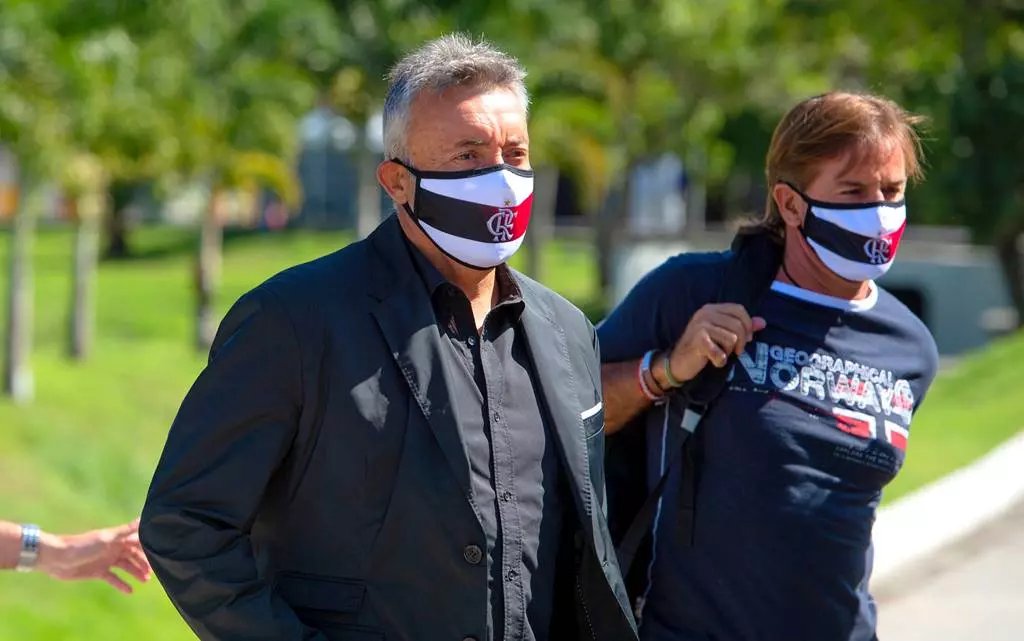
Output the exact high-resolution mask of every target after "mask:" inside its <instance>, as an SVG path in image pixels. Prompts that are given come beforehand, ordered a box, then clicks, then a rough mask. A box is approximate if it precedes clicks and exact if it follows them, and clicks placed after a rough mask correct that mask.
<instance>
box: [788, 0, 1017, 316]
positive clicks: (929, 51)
mask: <svg viewBox="0 0 1024 641" xmlns="http://www.w3.org/2000/svg"><path fill="white" fill-rule="evenodd" d="M794 4H797V5H798V7H797V9H799V12H798V13H799V15H798V16H797V17H796V18H795V21H796V23H798V24H800V25H801V28H802V30H803V31H805V32H806V33H815V34H818V35H819V36H820V37H822V38H823V39H824V40H825V41H826V42H831V43H833V46H832V51H833V54H832V55H834V62H833V66H834V69H833V75H834V77H835V78H836V84H838V85H840V86H847V87H851V88H870V89H871V90H872V91H876V92H879V93H882V94H884V95H887V96H889V97H891V98H894V99H896V100H897V101H899V102H901V103H902V104H903V105H904V106H906V107H907V108H909V109H911V110H912V111H916V112H919V113H923V114H925V115H927V116H929V117H930V119H931V125H930V127H929V128H928V132H927V135H926V138H925V140H926V145H925V147H926V152H927V159H928V164H929V165H930V167H929V176H928V179H927V180H926V181H925V183H924V184H923V185H921V186H919V187H917V188H916V189H914V190H913V191H912V192H911V200H912V203H911V204H912V206H913V214H912V215H913V216H914V218H915V220H918V221H921V222H928V223H945V224H949V223H956V224H961V225H964V226H966V227H967V228H968V229H969V230H970V231H971V234H972V238H973V240H974V241H975V242H978V243H985V244H989V243H991V244H992V245H993V246H994V248H995V251H996V255H997V257H998V259H999V262H1000V265H1001V266H1002V271H1003V274H1004V276H1005V279H1006V283H1007V287H1008V292H1009V294H1010V298H1011V300H1012V301H1013V304H1014V307H1015V308H1016V310H1017V319H1018V324H1020V325H1022V326H1024V271H1022V265H1021V254H1020V247H1019V242H1020V237H1021V234H1022V233H1024V165H1021V163H1020V158H1021V157H1022V154H1024V2H1022V1H1021V0H978V1H976V2H972V3H936V2H932V1H930V0H905V1H904V2H899V3H892V2H879V1H876V0H872V1H870V2H858V3H852V2H845V1H841V0H830V1H827V2H800V3H794ZM865 25H867V26H865ZM819 55H822V54H821V53H820V52H819Z"/></svg>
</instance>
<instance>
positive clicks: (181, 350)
mask: <svg viewBox="0 0 1024 641" xmlns="http://www.w3.org/2000/svg"><path fill="white" fill-rule="evenodd" d="M134 241H135V243H136V246H137V248H138V250H139V252H140V254H141V255H142V258H139V259H135V260H130V261H122V262H108V263H104V264H103V265H102V267H101V269H100V274H99V296H98V310H97V312H98V327H99V332H98V336H97V344H96V350H95V354H94V356H93V358H92V359H91V360H89V361H88V362H87V363H85V364H74V363H71V362H69V361H68V360H67V359H66V358H65V357H64V334H65V325H66V318H67V301H68V298H69V278H68V276H69V274H68V270H69V269H70V247H71V239H70V236H69V234H68V233H67V232H66V231H63V230H42V231H41V232H40V233H39V237H38V239H37V243H36V246H35V252H34V255H35V261H34V264H35V269H36V297H35V298H36V318H35V330H36V351H35V354H34V359H33V365H34V368H35V375H36V400H35V402H34V403H33V404H32V405H30V406H27V407H15V406H13V405H11V404H10V403H8V402H6V401H0V518H4V519H9V520H25V521H35V522H38V523H40V524H41V525H42V526H43V527H44V528H46V529H48V530H51V531H75V530H81V529H87V528H92V527H98V526H104V525H112V524H115V523H118V522H122V521H126V520H128V519H131V518H132V517H133V516H135V515H136V514H138V512H139V509H140V506H141V504H142V501H143V498H144V496H145V492H146V488H147V486H148V483H149V479H150V475H151V473H152V470H153V467H154V465H155V463H156V459H157V457H158V456H159V453H160V448H161V446H162V444H163V440H164V437H165V435H166V431H167V427H168V425H170V422H171V420H172V418H173V416H174V413H175V411H176V409H177V406H178V403H179V402H180V400H181V398H182V396H183V395H184V394H185V392H186V391H187V389H188V387H189V385H190V384H191V383H192V381H193V379H194V378H195V376H196V374H197V373H198V372H199V370H200V369H201V367H202V365H203V361H204V355H201V354H198V353H196V352H195V351H193V350H192V349H191V348H190V345H191V337H192V311H193V304H192V296H191V283H192V271H191V264H192V262H191V261H192V257H191V254H190V249H191V248H192V247H194V245H195V237H194V235H193V233H192V232H190V231H188V230H178V229H166V228H162V229H141V230H138V233H137V234H136V236H135V237H134ZM345 242H347V237H345V236H343V235H339V234H327V233H321V234H314V233H287V234H281V235H243V236H237V237H231V238H230V239H229V242H228V244H227V250H226V259H225V265H224V281H223V287H222V290H221V296H220V298H219V308H220V310H221V312H223V311H226V309H227V307H228V306H229V305H230V303H231V302H232V301H233V300H234V299H235V298H237V297H238V296H239V295H240V294H242V293H243V292H244V291H246V290H247V289H249V288H251V287H252V286H254V285H256V284H257V283H259V282H260V281H262V280H264V279H265V278H266V277H268V276H270V275H271V274H273V273H274V272H276V271H278V270H280V269H282V268H284V267H286V266H288V265H290V264H294V263H297V262H300V261H304V260H308V259H311V258H314V257H316V256H319V255H322V254H325V253H328V252H331V251H333V250H334V249H335V248H337V247H338V246H341V245H343V244H344V243H345ZM6 253H7V236H6V234H0V268H3V269H6ZM545 259H546V260H545V264H546V266H547V274H546V276H545V278H544V280H545V281H546V282H547V283H548V284H549V285H551V286H552V287H554V288H555V289H557V290H559V291H561V292H562V293H563V294H565V295H566V296H567V297H569V298H570V299H572V300H574V301H575V302H577V303H578V304H592V303H593V301H595V300H597V296H596V294H595V282H596V275H595V272H594V267H593V263H594V261H593V259H592V254H591V250H590V249H589V248H588V247H587V246H586V245H585V244H580V243H558V244H555V245H554V246H552V247H551V249H550V252H549V253H548V254H547V256H546V257H545ZM0 273H2V272H0ZM5 288H6V281H5V280H3V279H2V278H0V296H3V295H5V292H4V290H5ZM0 300H3V299H2V298H0ZM1022 361H1024V336H1018V337H1017V338H1014V339H1011V340H1007V341H1004V342H1001V343H998V344H996V345H994V346H993V347H992V348H991V349H989V350H986V351H985V352H983V353H980V354H977V355H975V356H973V357H970V358H968V359H965V360H964V361H963V362H962V363H961V364H960V365H958V366H957V367H956V369H954V370H951V371H949V372H947V373H945V374H944V375H943V376H941V377H940V380H939V381H938V382H937V383H936V385H935V387H934V389H933V390H932V393H931V394H930V396H929V398H928V400H927V402H926V403H925V406H924V409H923V411H922V412H921V414H920V415H919V416H918V417H917V418H916V419H915V422H914V425H913V428H912V436H911V439H910V450H909V459H908V463H907V466H906V468H905V469H904V471H903V472H902V473H901V475H900V476H899V477H898V480H897V481H896V482H895V483H894V485H893V486H892V488H891V490H890V491H889V492H888V493H887V499H891V498H892V497H894V496H897V495H899V494H902V493H905V492H907V491H909V490H910V489H912V488H914V487H917V486H919V485H921V484H922V483H925V482H927V481H929V480H932V479H934V478H937V477H938V476H941V475H942V474H943V473H945V472H947V471H949V470H951V469H953V468H955V467H958V466H960V465H963V464H965V463H967V462H969V461H970V460H972V459H974V458H975V457H977V456H978V455H980V454H982V453H984V452H985V451H987V450H989V449H990V448H992V447H993V446H994V445H996V444H997V443H998V442H1000V441H1002V440H1003V439H1005V438H1006V437H1007V436H1009V435H1011V434H1013V433H1014V432H1015V431H1016V430H1017V429H1019V428H1020V427H1021V421H1020V418H1019V417H1020V415H1021V410H1022V409H1024V403H1022V400H1021V397H1020V396H1019V395H1018V392H1017V389H1016V388H1017V387H1018V386H1019V384H1020V383H1021V381H1022V377H1021V375H1020V374H1019V372H1020V365H1019V363H1020V362H1022ZM189 638H192V636H191V635H190V633H189V632H188V630H187V628H186V627H185V626H184V624H183V623H182V622H181V621H180V619H179V618H178V615H177V614H176V612H175V611H174V609H173V607H172V606H171V605H170V604H169V602H168V601H167V599H166V597H165V596H164V594H163V592H162V590H161V589H160V587H159V586H158V585H157V584H156V583H155V582H153V583H151V584H149V585H146V586H143V587H142V588H140V589H139V590H138V592H137V594H135V595H134V596H132V597H124V596H122V595H120V594H118V593H116V592H114V591H113V590H112V589H110V588H109V587H108V586H106V585H103V584H82V583H74V584H68V583H60V582H57V581H53V580H50V579H49V578H47V577H43V576H35V575H27V576H25V575H15V574H14V573H10V572H3V573H0V639H21V640H23V641H37V640H46V641H50V640H53V639H60V640H62V641H63V640H65V639H67V640H75V639H90V640H91V639H103V640H117V639H146V640H147V641H164V640H168V641H169V640H184V639H189Z"/></svg>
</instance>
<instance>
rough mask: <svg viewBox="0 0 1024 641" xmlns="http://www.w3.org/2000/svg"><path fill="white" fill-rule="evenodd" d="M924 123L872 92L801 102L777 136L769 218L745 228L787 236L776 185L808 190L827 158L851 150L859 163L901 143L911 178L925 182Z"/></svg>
mask: <svg viewBox="0 0 1024 641" xmlns="http://www.w3.org/2000/svg"><path fill="white" fill-rule="evenodd" d="M924 121H925V118H924V117H923V116H919V115H916V114H912V113H910V112H908V111H906V110H905V109H903V108H902V107H900V106H899V105H897V104H896V103H895V102H893V101H892V100H889V99H888V98H883V97H881V96H875V95H871V94H862V93H847V92H840V91H833V92H829V93H826V94H822V95H820V96H815V97H813V98H808V99H806V100H804V101H802V102H800V103H799V104H797V105H796V106H795V107H793V108H792V109H790V110H789V112H788V113H787V114H786V115H785V116H783V117H782V120H781V121H780V122H779V125H778V126H777V127H776V128H775V132H774V133H773V134H772V141H771V145H770V146H769V147H768V156H767V158H766V159H765V178H766V179H767V187H768V198H767V202H766V203H765V209H764V216H763V217H762V219H761V220H760V221H758V222H755V223H753V224H751V225H747V226H746V227H745V228H744V229H743V230H742V231H743V232H746V233H756V232H769V233H771V234H772V235H774V236H776V237H778V238H782V236H783V235H784V233H785V228H786V226H785V223H784V222H783V220H782V215H781V214H780V213H779V208H778V206H777V205H776V204H775V199H774V198H773V197H772V187H773V186H774V185H775V184H776V183H778V182H780V181H786V182H789V183H791V184H793V185H796V186H797V187H799V188H800V189H801V190H802V189H805V188H806V187H807V185H808V184H809V183H810V182H812V181H813V180H814V178H815V177H816V175H817V171H818V167H819V165H820V164H821V162H822V161H825V160H829V159H832V158H836V157H839V156H841V155H843V154H846V153H852V154H853V157H852V161H854V162H859V161H862V160H866V159H871V158H874V157H877V156H879V155H881V154H883V153H889V152H890V151H891V150H892V149H893V145H895V146H896V147H897V148H898V149H900V150H901V151H902V152H903V157H904V159H905V161H906V166H907V176H908V177H909V178H910V179H911V180H915V181H916V180H920V179H921V178H922V176H923V167H922V163H921V139H920V137H919V135H918V133H917V128H918V127H919V126H920V125H921V124H923V123H924Z"/></svg>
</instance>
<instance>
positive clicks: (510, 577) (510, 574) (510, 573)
mask: <svg viewBox="0 0 1024 641" xmlns="http://www.w3.org/2000/svg"><path fill="white" fill-rule="evenodd" d="M517 576H519V573H518V572H516V571H515V570H509V571H508V574H506V575H505V579H506V580H508V581H515V580H516V577H517Z"/></svg>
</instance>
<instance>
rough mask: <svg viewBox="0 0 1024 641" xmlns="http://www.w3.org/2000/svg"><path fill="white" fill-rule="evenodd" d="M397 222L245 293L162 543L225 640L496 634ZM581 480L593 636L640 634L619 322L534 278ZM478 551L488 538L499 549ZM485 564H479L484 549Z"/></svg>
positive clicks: (580, 573) (176, 475)
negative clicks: (622, 424)
mask: <svg viewBox="0 0 1024 641" xmlns="http://www.w3.org/2000/svg"><path fill="white" fill-rule="evenodd" d="M401 233H402V232H401V230H400V227H399V225H398V221H397V219H396V218H394V217H392V218H390V219H389V220H387V221H386V222H384V223H383V224H382V225H381V226H380V227H379V228H378V229H377V230H376V231H375V232H374V234H373V235H371V236H370V237H369V238H368V239H367V240H365V241H362V242H358V243H354V244H353V245H350V246H349V247H347V248H345V249H343V250H341V251H338V252H336V253H334V254H331V255H329V256H326V257H324V258H321V259H319V260H316V261H313V262H311V263H307V264H305V265H300V266H298V267H295V268H293V269H290V270H288V271H285V272H283V273H281V274H279V275H277V276H275V277H274V278H272V279H270V280H269V281H267V282H266V283H264V284H263V285H261V286H259V287H258V288H256V289H255V290H253V291H252V292H249V293H248V294H246V295H245V296H243V297H242V299H241V300H239V301H238V303H237V304H236V305H235V306H234V307H233V308H232V310H231V311H230V312H229V313H228V315H227V317H226V318H225V320H224V322H223V324H222V326H221V328H220V331H219V333H218V336H217V338H216V341H215V343H214V346H213V349H212V351H211V354H210V362H209V364H208V366H207V367H206V369H205V370H204V371H203V373H202V374H201V375H200V376H199V378H198V380H197V381H196V383H195V385H194V386H193V387H192V389H191V390H190V391H189V393H188V396H187V397H186V398H185V401H184V402H183V404H182V406H181V409H180V411H179V413H178V416H177V418H176V419H175V421H174V424H173V426H172V427H171V430H170V434H169V436H168V440H167V445H166V447H165V449H164V452H163V456H162V457H161V460H160V463H159V465H158V467H157V470H156V473H155V476H154V478H153V483H152V486H151V488H150V491H149V496H148V498H147V501H146V506H145V509H144V511H143V518H142V525H141V529H140V532H141V538H142V542H143V545H144V547H145V549H146V552H147V554H148V556H149V558H150V560H151V562H152V564H153V567H154V569H155V570H156V573H157V576H158V577H159V578H160V580H161V582H162V583H163V585H164V586H165V588H166V589H167V592H168V594H169V595H170V597H171V599H172V601H173V602H174V604H175V605H176V606H177V608H178V609H179V611H180V612H181V613H182V615H183V616H184V618H185V619H186V620H187V621H188V623H189V624H190V625H191V626H192V628H193V630H195V632H196V633H197V634H198V635H199V636H200V637H201V638H203V639H246V640H257V639H268V640H269V639H274V640H289V639H294V640H299V639H317V640H320V641H322V640H324V639H343V640H353V641H354V640H359V641H371V640H383V639H386V640H388V641H432V640H435V639H436V640H437V641H442V640H444V641H461V640H463V639H472V638H479V639H483V638H484V635H485V630H486V626H487V621H486V619H487V577H488V574H487V569H486V567H485V565H486V563H480V562H479V557H478V555H476V556H475V555H473V554H470V553H469V552H468V551H467V550H470V546H482V545H483V537H484V534H483V530H482V528H481V525H480V522H479V519H478V516H477V514H476V511H475V508H474V506H473V504H472V502H471V500H470V499H469V497H470V496H471V494H470V470H469V463H468V461H467V458H466V454H465V450H464V447H463V444H462V442H461V439H460V436H459V431H458V427H457V425H456V423H455V417H454V415H453V406H452V402H451V399H450V398H449V396H448V383H447V381H446V380H445V378H446V374H445V372H444V369H443V367H442V366H441V363H440V359H439V358H438V350H439V348H440V343H439V340H440V339H439V337H438V334H437V329H436V321H435V318H434V315H433V310H432V308H431V305H430V301H429V299H428V297H427V293H426V291H425V289H424V287H423V286H422V283H421V282H419V279H418V278H417V276H416V272H415V269H414V267H413V265H412V263H411V260H410V256H409V253H408V251H407V250H406V248H405V246H404V240H403V239H402V236H401ZM515 277H516V279H517V281H518V283H519V285H520V288H521V290H522V295H523V299H524V301H525V303H526V304H525V311H524V313H523V316H522V323H523V325H522V327H523V329H524V331H525V334H526V336H527V342H528V345H529V351H530V355H531V357H532V359H533V363H534V367H535V368H536V374H537V377H538V381H539V383H540V388H541V392H542V393H541V396H542V402H543V405H544V409H545V410H546V411H547V412H548V413H549V416H550V418H551V421H552V425H553V426H554V432H555V439H556V441H557V445H558V450H559V453H560V456H561V460H562V465H563V469H565V471H566V476H567V477H568V479H569V485H570V491H571V494H572V497H573V504H574V507H575V514H574V518H573V519H572V521H573V522H574V523H575V524H576V526H575V535H574V536H573V537H572V539H573V542H574V550H573V552H574V559H575V564H574V567H575V574H576V581H575V586H574V588H575V589H574V590H573V594H571V595H569V598H568V599H567V602H569V603H572V606H571V607H573V608H574V609H575V610H576V615H577V616H576V620H577V621H578V626H577V627H578V628H579V631H580V633H579V638H581V639H594V640H600V641H605V640H607V641H622V640H628V639H634V638H635V635H636V633H635V628H634V624H633V620H632V616H631V614H630V613H629V608H628V605H627V600H626V594H625V590H624V587H623V584H622V580H621V577H620V574H619V569H618V566H617V563H616V560H615V552H614V549H613V547H612V544H611V539H610V536H609V534H608V528H607V525H606V522H605V517H604V503H605V495H604V478H603V472H602V458H603V448H604V434H603V423H604V420H603V416H604V415H603V412H600V411H595V408H597V407H598V406H599V404H600V402H601V384H600V366H599V362H598V356H597V349H596V345H597V339H596V335H595V333H594V330H593V328H592V327H591V326H590V324H589V323H588V322H587V321H586V319H585V317H584V316H583V314H582V313H581V312H580V311H579V310H578V309H576V308H575V307H573V306H572V305H570V304H569V303H568V302H566V301H564V300H563V299H561V298H560V297H558V296H557V295H556V294H554V293H552V292H550V291H549V290H547V289H545V288H543V287H542V286H540V285H538V284H537V283H534V282H533V281H530V280H529V279H527V278H525V277H522V276H521V275H518V274H516V275H515ZM477 551H478V550H477ZM474 561H475V562H476V563H474Z"/></svg>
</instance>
